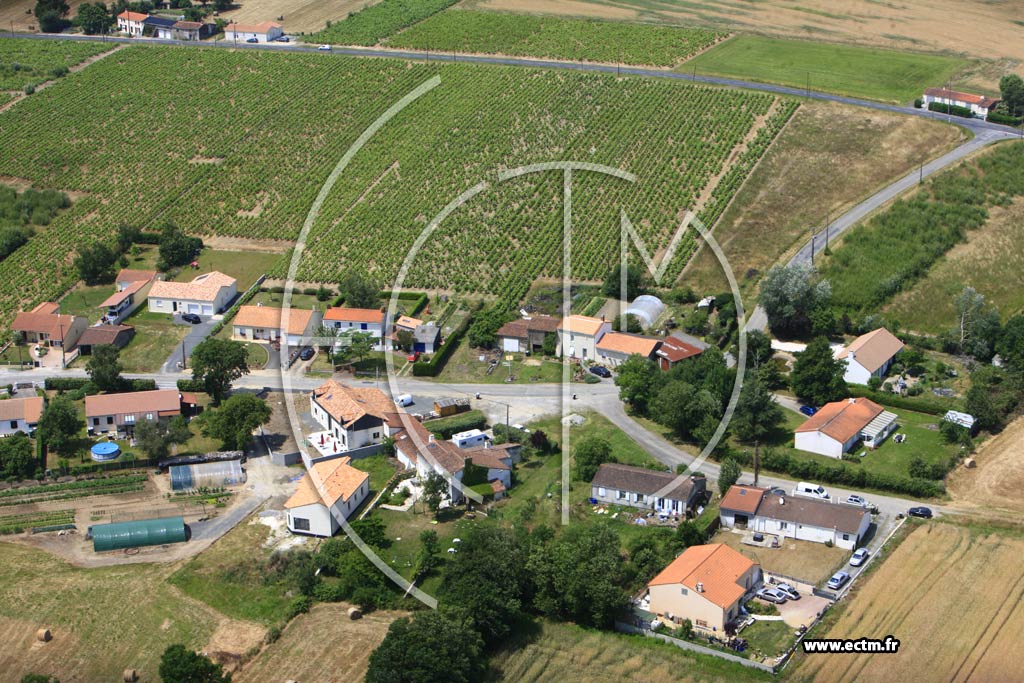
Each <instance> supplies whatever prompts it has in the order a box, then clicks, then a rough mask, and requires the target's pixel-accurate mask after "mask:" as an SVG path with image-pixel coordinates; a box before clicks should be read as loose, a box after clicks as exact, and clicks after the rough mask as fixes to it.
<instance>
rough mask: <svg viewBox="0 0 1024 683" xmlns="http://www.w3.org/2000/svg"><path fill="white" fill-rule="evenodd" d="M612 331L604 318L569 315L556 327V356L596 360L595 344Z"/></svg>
mask: <svg viewBox="0 0 1024 683" xmlns="http://www.w3.org/2000/svg"><path fill="white" fill-rule="evenodd" d="M611 331H612V324H611V323H610V322H608V321H607V320H605V319H604V318H591V317H589V316H585V315H570V316H567V317H565V318H562V322H561V323H559V325H558V349H557V351H556V354H557V355H558V356H563V357H565V356H567V357H569V358H574V359H575V358H579V359H582V360H595V359H597V342H599V341H601V337H603V336H604V335H606V334H608V333H609V332H611Z"/></svg>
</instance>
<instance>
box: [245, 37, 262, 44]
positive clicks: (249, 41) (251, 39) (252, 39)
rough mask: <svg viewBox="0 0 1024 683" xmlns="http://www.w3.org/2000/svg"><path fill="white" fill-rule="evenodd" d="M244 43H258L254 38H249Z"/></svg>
mask: <svg viewBox="0 0 1024 683" xmlns="http://www.w3.org/2000/svg"><path fill="white" fill-rule="evenodd" d="M245 42H247V43H258V42H260V41H258V40H256V39H255V38H249V39H247V40H246V41H245Z"/></svg>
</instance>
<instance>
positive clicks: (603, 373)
mask: <svg viewBox="0 0 1024 683" xmlns="http://www.w3.org/2000/svg"><path fill="white" fill-rule="evenodd" d="M590 374H592V375H597V376H598V377H605V378H608V377H611V376H612V371H611V370H609V369H608V368H606V367H604V366H601V365H591V366H590Z"/></svg>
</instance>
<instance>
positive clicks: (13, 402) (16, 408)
mask: <svg viewBox="0 0 1024 683" xmlns="http://www.w3.org/2000/svg"><path fill="white" fill-rule="evenodd" d="M42 414H43V397H42V396H29V397H28V398H9V399H7V400H6V401H0V436H10V435H11V434H15V433H17V432H25V433H26V434H31V433H32V432H34V431H35V429H36V425H38V424H39V417H40V415H42Z"/></svg>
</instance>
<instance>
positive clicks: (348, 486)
mask: <svg viewBox="0 0 1024 683" xmlns="http://www.w3.org/2000/svg"><path fill="white" fill-rule="evenodd" d="M350 462H352V458H350V457H348V456H345V457H342V458H334V459H332V460H321V461H320V462H315V463H313V466H312V467H310V468H309V470H308V471H307V472H306V474H304V475H303V476H302V479H300V480H299V486H298V488H297V489H296V490H295V493H294V494H292V497H291V498H289V499H288V500H287V501H286V502H285V504H284V506H285V508H289V509H291V508H297V507H302V506H303V505H311V504H313V503H322V504H323V505H326V506H327V507H331V506H332V505H334V504H335V503H337V502H338V501H339V500H340V501H341V502H343V503H344V502H345V501H348V500H351V499H352V497H353V496H354V495H355V493H356V491H358V490H359V487H360V486H362V485H363V482H365V481H367V480H368V479H369V478H370V475H369V474H367V473H366V472H363V471H361V470H357V469H356V468H355V467H352V465H350V464H349V463H350Z"/></svg>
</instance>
